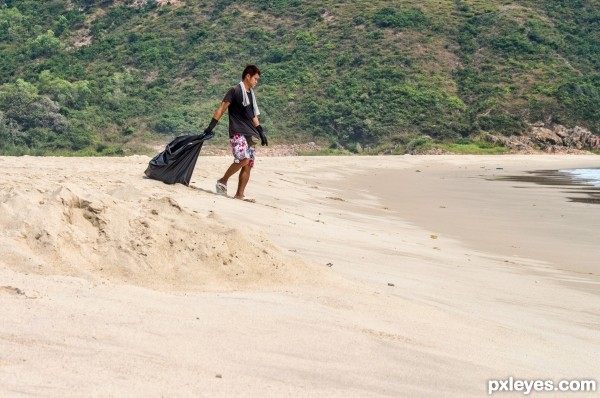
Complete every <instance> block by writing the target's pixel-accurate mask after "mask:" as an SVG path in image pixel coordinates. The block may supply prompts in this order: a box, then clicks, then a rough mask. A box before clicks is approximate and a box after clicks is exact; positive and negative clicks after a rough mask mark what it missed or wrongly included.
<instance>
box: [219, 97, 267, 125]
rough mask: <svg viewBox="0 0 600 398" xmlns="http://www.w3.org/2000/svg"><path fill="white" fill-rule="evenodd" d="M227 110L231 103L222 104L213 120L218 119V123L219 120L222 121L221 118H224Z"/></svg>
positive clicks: (224, 102)
mask: <svg viewBox="0 0 600 398" xmlns="http://www.w3.org/2000/svg"><path fill="white" fill-rule="evenodd" d="M227 108H229V102H227V101H223V102H221V105H219V107H218V108H217V110H216V111H215V114H214V115H213V119H216V120H217V121H218V120H219V119H221V116H223V114H224V113H225V111H226V110H227ZM256 120H257V121H258V119H256Z"/></svg>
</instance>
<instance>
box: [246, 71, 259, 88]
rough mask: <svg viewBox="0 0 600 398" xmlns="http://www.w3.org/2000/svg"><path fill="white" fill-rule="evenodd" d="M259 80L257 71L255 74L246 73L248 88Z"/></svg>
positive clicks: (252, 86)
mask: <svg viewBox="0 0 600 398" xmlns="http://www.w3.org/2000/svg"><path fill="white" fill-rule="evenodd" d="M259 80H260V75H259V74H258V73H257V74H256V75H253V76H250V75H246V82H247V83H248V86H249V87H250V88H254V86H256V84H257V83H258V81H259Z"/></svg>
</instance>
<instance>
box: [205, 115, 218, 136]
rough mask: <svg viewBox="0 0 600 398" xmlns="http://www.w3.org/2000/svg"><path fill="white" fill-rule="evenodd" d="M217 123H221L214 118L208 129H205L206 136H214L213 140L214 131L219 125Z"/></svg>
mask: <svg viewBox="0 0 600 398" xmlns="http://www.w3.org/2000/svg"><path fill="white" fill-rule="evenodd" d="M217 123H219V121H218V120H217V119H215V118H214V117H213V118H212V119H211V121H210V124H209V125H208V127H207V128H206V129H204V135H206V136H208V135H210V134H212V135H211V138H212V136H214V133H213V132H212V131H213V129H214V128H215V126H216V125H217Z"/></svg>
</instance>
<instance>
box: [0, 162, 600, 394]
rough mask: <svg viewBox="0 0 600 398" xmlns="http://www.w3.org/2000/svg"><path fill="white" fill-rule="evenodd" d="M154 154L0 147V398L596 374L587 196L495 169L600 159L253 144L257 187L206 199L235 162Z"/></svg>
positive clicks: (405, 387) (463, 386) (598, 277)
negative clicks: (154, 176) (348, 151)
mask: <svg viewBox="0 0 600 398" xmlns="http://www.w3.org/2000/svg"><path fill="white" fill-rule="evenodd" d="M259 156H260V154H259ZM149 160H150V158H148V157H146V156H132V157H124V158H51V157H40V158H37V157H0V171H1V172H2V177H0V188H1V189H0V306H1V308H2V310H1V311H2V322H1V323H0V396H7V397H25V396H43V397H133V396H135V397H142V396H143V397H163V396H164V397H282V396H290V397H414V396H419V397H440V396H444V397H481V396H488V394H487V392H488V381H489V380H491V379H502V380H504V379H507V378H508V377H511V376H512V377H514V378H518V379H527V380H537V379H539V380H554V381H555V382H558V381H560V380H564V379H567V380H572V379H578V380H581V379H594V380H597V381H600V375H599V372H598V369H599V367H598V354H599V353H600V333H598V331H599V330H600V297H599V295H600V266H599V265H598V260H597V259H598V258H599V257H600V232H599V231H598V225H600V205H598V204H593V203H582V202H577V201H572V200H570V199H569V198H572V197H585V196H586V195H587V193H586V190H589V189H587V188H585V187H577V186H564V187H561V186H547V185H540V184H533V183H528V182H520V181H514V180H511V179H507V178H506V177H513V176H523V175H526V174H527V172H528V171H535V170H559V169H565V168H578V167H600V157H599V156H594V155H577V156H575V155H573V156H571V155H561V156H557V155H535V156H524V155H505V156H445V155H444V156H409V155H407V156H377V157H358V156H353V157H262V158H261V157H259V159H258V160H257V164H256V167H255V169H254V170H253V172H252V173H253V174H252V177H251V181H250V183H249V185H248V187H247V190H246V194H247V196H248V197H251V198H255V199H256V201H257V202H256V203H247V202H243V201H239V200H233V199H230V198H226V197H222V196H218V195H215V194H214V185H215V180H216V179H217V178H218V177H220V176H221V175H222V173H223V171H224V170H225V169H226V168H227V166H228V165H229V164H230V162H231V159H230V157H229V156H201V157H200V158H199V159H198V162H197V165H196V170H195V172H194V175H193V177H192V183H191V184H190V186H189V187H185V186H183V185H165V184H163V183H161V182H158V181H154V180H150V179H146V178H144V174H143V172H144V170H145V168H146V166H147V164H148V161H149ZM236 182H237V181H235V180H234V179H232V180H231V181H230V186H229V190H230V192H234V191H235V187H236ZM521 394H522V393H521ZM596 394H597V392H596V393H584V392H578V393H572V394H569V393H564V392H549V393H548V392H546V393H543V395H544V396H548V397H550V396H561V397H563V396H571V395H577V396H582V397H585V396H596ZM505 395H506V394H505Z"/></svg>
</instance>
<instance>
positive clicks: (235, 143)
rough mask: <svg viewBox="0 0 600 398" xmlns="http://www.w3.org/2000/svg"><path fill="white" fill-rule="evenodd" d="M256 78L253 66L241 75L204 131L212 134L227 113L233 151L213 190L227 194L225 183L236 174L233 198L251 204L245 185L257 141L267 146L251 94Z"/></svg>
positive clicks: (258, 72) (254, 100)
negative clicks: (230, 160)
mask: <svg viewBox="0 0 600 398" xmlns="http://www.w3.org/2000/svg"><path fill="white" fill-rule="evenodd" d="M259 79H260V70H259V69H258V68H257V67H256V65H248V66H246V68H245V69H244V71H243V72H242V81H241V82H240V83H239V84H237V85H235V86H233V87H231V88H230V89H229V91H227V93H226V94H225V97H224V98H223V101H222V102H221V105H220V106H219V108H217V110H216V111H215V114H214V115H213V118H212V120H211V121H210V124H209V125H208V127H207V128H206V130H204V134H205V135H210V134H212V130H213V129H214V128H215V126H216V125H217V123H218V121H219V119H221V116H223V113H225V111H226V110H227V111H228V113H229V141H230V143H231V149H232V152H233V163H232V164H231V166H229V168H228V169H227V171H226V172H225V174H224V175H223V177H221V178H220V179H218V180H217V186H216V191H217V194H219V195H227V181H228V180H229V177H231V176H233V175H234V174H235V173H237V172H238V171H239V172H240V175H239V183H238V187H237V192H236V194H235V196H234V199H241V200H245V201H248V202H254V200H253V199H246V198H245V197H244V190H245V189H246V184H248V181H249V180H250V170H251V169H252V167H254V160H255V148H254V147H255V145H256V143H257V139H260V143H261V145H263V146H264V145H269V143H268V141H267V137H266V136H265V134H264V132H263V128H262V127H261V125H260V123H259V121H258V115H259V114H260V112H259V110H258V106H257V104H256V96H255V95H254V90H253V88H254V86H256V84H257V83H258V80H259Z"/></svg>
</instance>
